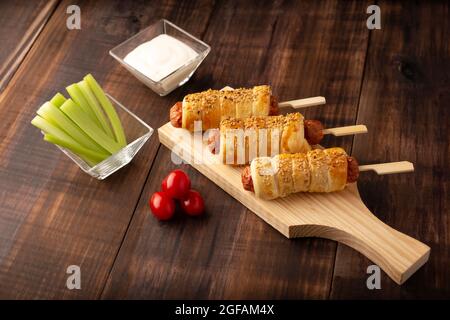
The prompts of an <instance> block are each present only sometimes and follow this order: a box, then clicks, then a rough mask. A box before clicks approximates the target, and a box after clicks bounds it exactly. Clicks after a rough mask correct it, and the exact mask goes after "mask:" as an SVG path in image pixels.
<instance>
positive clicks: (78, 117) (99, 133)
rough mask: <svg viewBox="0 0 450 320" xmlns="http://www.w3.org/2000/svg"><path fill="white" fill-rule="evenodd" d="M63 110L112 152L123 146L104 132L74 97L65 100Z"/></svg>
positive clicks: (90, 135)
mask: <svg viewBox="0 0 450 320" xmlns="http://www.w3.org/2000/svg"><path fill="white" fill-rule="evenodd" d="M61 111H62V112H64V113H65V114H66V115H67V116H68V117H69V118H70V119H71V120H72V121H73V122H75V123H76V124H77V125H78V126H79V127H80V128H81V130H83V131H84V132H85V133H86V134H87V135H88V136H89V137H91V138H92V139H93V140H94V141H95V142H97V143H98V144H99V145H100V146H102V147H103V148H104V149H106V150H107V151H109V152H110V153H115V152H117V151H119V150H120V149H121V148H122V146H121V145H119V144H118V143H117V142H116V141H115V140H114V139H113V138H111V137H109V136H108V135H107V134H106V133H104V132H103V130H102V129H100V128H99V127H98V126H97V125H96V123H95V122H94V121H93V120H92V119H91V118H90V117H89V116H88V115H86V114H85V113H84V112H83V110H81V109H80V108H79V107H78V106H77V105H76V104H75V103H74V102H73V101H72V99H67V101H66V102H64V104H63V105H62V106H61Z"/></svg>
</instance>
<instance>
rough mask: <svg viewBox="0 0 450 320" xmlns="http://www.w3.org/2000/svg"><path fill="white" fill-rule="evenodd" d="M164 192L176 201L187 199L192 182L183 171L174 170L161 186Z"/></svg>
mask: <svg viewBox="0 0 450 320" xmlns="http://www.w3.org/2000/svg"><path fill="white" fill-rule="evenodd" d="M161 188H162V190H163V191H165V192H167V194H168V195H169V196H171V197H172V198H175V199H180V200H182V199H185V198H186V197H187V195H188V192H189V189H191V180H190V179H189V177H188V175H187V174H186V173H185V172H184V171H183V170H178V169H177V170H173V171H172V172H171V173H169V175H168V176H167V177H166V178H165V179H164V180H163V182H162V184H161Z"/></svg>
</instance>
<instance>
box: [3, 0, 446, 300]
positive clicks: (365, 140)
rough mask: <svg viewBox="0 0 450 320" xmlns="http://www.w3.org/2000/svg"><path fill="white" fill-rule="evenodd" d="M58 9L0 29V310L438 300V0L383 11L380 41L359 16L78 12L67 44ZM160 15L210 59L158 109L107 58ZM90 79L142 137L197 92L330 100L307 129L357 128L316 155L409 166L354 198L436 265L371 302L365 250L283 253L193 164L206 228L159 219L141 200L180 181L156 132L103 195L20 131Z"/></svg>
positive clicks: (15, 8)
mask: <svg viewBox="0 0 450 320" xmlns="http://www.w3.org/2000/svg"><path fill="white" fill-rule="evenodd" d="M70 4H75V3H74V1H69V0H67V1H61V2H59V3H56V2H54V3H53V2H52V3H50V4H45V5H44V4H43V2H42V3H41V2H36V8H34V10H31V9H29V8H28V7H25V6H20V5H17V2H9V1H4V2H2V3H1V4H0V8H1V9H3V10H1V11H0V22H2V23H3V21H9V20H8V19H14V15H17V16H19V17H20V20H18V19H16V21H19V22H18V27H17V29H14V32H12V31H11V30H12V29H11V28H10V29H8V28H6V29H5V28H3V29H0V39H8V41H7V45H6V46H5V47H2V51H1V53H0V62H1V66H2V69H1V70H6V69H5V68H4V66H5V65H7V66H8V67H7V68H8V70H12V72H9V75H8V76H6V73H4V72H2V73H0V76H1V77H0V81H2V79H6V78H7V79H8V80H7V81H5V82H4V83H5V86H4V90H3V92H2V93H1V94H0V115H1V116H2V121H1V122H0V154H1V157H0V164H1V166H0V283H1V286H0V298H22V299H24V298H64V299H73V298H88V299H90V298H106V299H109V298H113V299H117V298H154V299H160V298H191V299H192V298H226V299H228V298H230V299H232V298H237V299H238V298H275V299H282V298H290V299H295V298H315V299H327V298H333V299H345V298H377V299H379V298H384V299H389V298H428V297H433V298H449V297H450V291H449V290H450V285H449V283H450V270H449V269H448V265H449V259H450V257H449V243H450V235H449V204H450V203H449V198H450V195H449V181H450V179H449V173H448V164H449V163H450V151H449V146H448V145H449V141H448V140H449V139H448V137H449V134H450V132H449V131H450V129H449V126H448V123H449V111H448V110H447V109H448V108H447V106H446V102H447V101H449V98H450V86H449V78H450V77H449V72H450V61H449V59H450V49H449V44H448V38H449V33H450V28H449V21H448V20H449V8H448V4H447V3H446V2H444V1H442V2H434V3H433V4H428V3H426V2H422V3H420V4H414V5H413V4H408V2H406V1H405V2H381V3H379V5H380V7H381V10H382V29H381V30H374V31H369V30H368V29H367V28H366V19H367V16H368V15H367V14H366V8H367V6H368V5H369V4H370V3H369V2H364V1H339V2H334V1H302V2H299V1H275V2H272V1H270V2H269V1H267V2H261V1H254V2H241V3H238V2H232V1H198V2H195V3H193V2H190V1H185V2H180V1H163V2H150V3H144V2H123V1H106V0H105V1H95V2H92V1H89V2H88V1H86V2H76V4H78V5H79V6H80V8H81V11H82V20H81V21H82V29H81V30H72V31H69V30H67V29H66V27H65V19H66V17H67V14H66V8H67V6H68V5H70ZM4 12H9V14H8V15H5V14H4ZM159 18H167V19H169V20H170V21H172V22H174V23H175V24H177V25H179V26H180V27H182V28H185V29H186V30H188V31H189V32H191V33H192V34H194V35H195V36H198V37H200V38H201V39H203V40H204V41H205V42H207V43H208V44H210V45H211V46H212V51H211V53H210V55H209V56H208V57H207V59H206V60H205V61H204V62H203V64H202V65H201V67H200V68H199V69H198V70H197V72H196V73H195V75H194V76H193V78H192V79H191V80H190V81H189V82H188V83H187V84H186V85H184V86H183V87H181V88H179V89H177V90H175V91H174V92H173V93H171V94H170V95H169V96H167V97H163V98H162V97H159V96H157V95H155V94H154V93H153V92H151V91H150V90H149V89H148V88H147V87H145V86H144V85H142V84H141V83H140V82H139V81H138V80H136V79H135V78H134V77H133V76H131V75H130V74H129V73H128V72H127V71H126V70H125V69H123V68H122V67H121V66H119V65H118V64H117V63H116V62H115V60H113V59H112V58H111V57H110V56H109V55H108V51H109V50H110V49H111V48H112V47H114V46H115V45H117V44H118V43H120V42H122V41H124V40H125V39H127V38H129V37H130V36H131V35H133V34H135V33H136V32H138V31H139V30H140V29H143V28H145V27H146V26H148V25H150V24H151V23H152V22H154V21H156V20H157V19H159ZM30 26H33V27H30ZM35 26H41V27H40V28H36V27H35ZM30 30H32V31H30ZM32 34H34V35H37V36H33V35H32ZM24 39H27V40H26V41H25V40H24ZM23 43H27V45H24V44H23ZM17 48H21V49H20V50H19V51H20V52H26V54H20V53H19V54H16V53H15V51H17ZM22 48H24V49H22ZM11 57H13V58H11ZM10 66H15V67H10ZM11 68H12V69H11ZM88 72H92V73H93V74H94V76H95V77H96V78H98V80H99V82H101V83H102V85H103V86H104V87H105V89H106V91H108V92H109V93H111V94H112V95H113V96H114V97H116V98H117V99H118V100H119V101H121V102H124V103H125V104H126V106H127V107H129V108H130V109H131V110H132V111H133V112H135V113H136V114H137V115H138V116H139V117H141V118H142V119H143V120H144V121H146V122H147V123H148V124H150V125H151V126H152V127H154V128H157V127H159V126H160V125H162V124H163V123H165V122H166V121H167V111H168V109H169V107H170V106H171V105H172V104H173V103H174V102H176V101H178V100H180V99H181V98H182V97H183V96H184V95H185V94H186V93H188V92H193V91H199V90H203V89H207V88H209V87H214V88H220V87H222V86H224V85H231V86H252V85H254V84H256V83H270V84H271V85H272V86H273V88H274V91H275V93H276V94H277V95H278V96H279V97H281V98H282V99H284V100H289V99H295V98H300V97H308V96H314V95H324V96H325V97H326V98H327V105H326V106H322V107H317V108H311V109H309V110H307V111H305V116H306V117H307V118H311V119H312V118H315V119H319V120H321V121H323V122H324V123H325V124H326V126H329V127H332V126H339V125H347V124H354V123H365V124H367V125H368V128H369V134H367V135H364V136H358V137H356V138H355V139H353V138H352V137H345V138H331V137H327V138H326V140H325V141H324V145H330V146H331V145H340V146H343V147H345V148H346V149H347V150H348V151H349V152H350V151H352V153H353V154H354V155H355V156H356V157H358V158H359V159H360V160H361V162H362V163H367V162H377V161H396V160H410V161H413V162H414V163H415V167H416V171H415V173H414V174H408V175H393V176H384V177H380V176H375V174H370V173H368V174H364V175H362V176H361V180H360V183H359V186H360V191H361V195H362V197H363V200H364V201H365V203H366V204H367V206H368V207H369V208H370V209H371V210H372V211H373V212H374V213H375V214H376V215H377V216H378V217H380V218H381V219H382V220H383V221H386V222H387V223H388V224H389V225H391V226H393V227H394V228H396V229H399V230H400V231H402V232H405V233H407V234H409V235H411V236H413V237H416V238H418V239H419V240H421V241H423V242H425V243H426V244H428V245H429V246H431V250H432V251H431V257H430V261H429V262H428V263H427V264H426V265H425V266H424V267H423V268H422V269H420V270H419V271H418V272H417V273H416V274H415V275H414V276H413V277H412V278H411V279H410V280H408V281H407V282H406V283H405V284H404V285H403V286H398V285H396V284H395V283H394V282H393V281H392V280H390V279H389V278H388V277H387V276H386V275H385V274H384V273H383V274H382V283H381V284H382V289H381V290H368V289H367V287H366V279H367V276H368V275H367V274H366V268H367V266H369V265H371V264H372V263H371V262H370V261H369V260H367V259H366V258H364V257H363V256H361V255H360V254H359V253H357V252H355V251H353V250H352V249H350V248H348V247H346V246H344V245H340V244H336V243H335V242H333V241H329V240H324V239H308V238H305V239H295V240H288V239H286V238H284V237H283V236H282V235H281V234H279V233H278V232H277V231H276V230H274V229H273V228H271V227H270V226H269V225H267V224H266V223H264V222H263V221H262V220H261V219H259V218H258V217H256V215H254V214H252V213H251V212H250V211H248V210H246V208H245V207H243V206H242V205H240V204H239V203H238V202H237V201H236V200H234V199H233V198H231V197H230V196H229V195H227V194H226V193H225V192H224V191H222V190H221V189H219V188H218V187H217V186H215V185H214V184H213V183H211V182H210V181H209V180H208V179H207V178H205V177H204V176H202V175H201V174H199V173H198V172H196V171H195V170H194V169H192V168H191V167H190V166H188V165H183V166H182V168H183V169H185V170H186V171H187V172H188V173H189V174H190V176H191V177H192V182H193V185H194V187H195V188H196V189H198V190H200V191H201V192H202V194H203V195H204V197H205V202H206V207H207V214H206V215H205V216H204V217H202V218H199V219H189V218H186V217H183V216H181V215H177V217H176V218H175V220H174V221H171V222H170V223H160V222H158V221H156V220H155V219H154V218H153V217H151V215H150V213H149V209H148V204H147V201H148V198H149V196H150V195H151V193H152V192H154V191H155V190H157V189H158V188H159V186H160V181H161V179H162V178H163V177H164V176H165V175H166V174H167V172H168V171H170V170H171V169H174V168H175V167H177V166H175V165H174V164H173V163H172V162H171V161H170V151H168V150H167V149H166V148H165V147H162V146H160V144H159V142H158V139H157V135H156V134H155V135H154V136H153V137H152V138H151V139H150V140H149V142H147V144H146V145H145V146H144V148H143V149H142V150H141V151H140V152H139V154H138V156H137V157H136V158H135V159H134V160H133V162H132V164H131V165H129V166H127V167H125V168H123V169H121V170H120V171H119V172H118V173H116V174H114V175H113V176H111V177H109V178H108V179H107V180H105V181H97V180H95V179H91V178H90V177H89V176H88V175H85V174H83V173H82V172H81V171H80V170H79V169H78V168H77V167H76V166H74V165H73V164H72V163H71V162H70V160H68V159H67V158H66V157H65V156H64V155H62V154H61V153H60V152H59V151H58V150H57V149H56V148H54V147H52V146H50V145H47V144H45V143H44V142H42V141H41V136H40V133H39V132H38V131H37V130H36V129H35V128H34V127H32V126H31V125H29V121H30V119H31V118H32V116H33V114H34V113H35V111H36V109H37V108H38V107H39V105H40V104H41V103H42V102H43V101H45V100H47V99H48V98H50V97H51V95H52V94H53V93H54V92H55V91H62V90H63V89H64V86H65V85H67V84H70V83H72V82H75V81H77V80H79V79H80V78H81V77H82V76H84V75H85V74H86V73H88ZM0 90H1V88H0ZM353 140H354V141H353ZM72 264H75V265H79V266H80V267H81V271H82V289H81V290H68V289H67V288H66V286H65V285H66V279H67V276H68V275H67V274H66V268H67V266H69V265H72Z"/></svg>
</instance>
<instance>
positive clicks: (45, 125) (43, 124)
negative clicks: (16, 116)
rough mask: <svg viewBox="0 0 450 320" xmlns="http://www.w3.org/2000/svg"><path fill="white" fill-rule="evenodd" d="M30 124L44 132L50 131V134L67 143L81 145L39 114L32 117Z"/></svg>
mask: <svg viewBox="0 0 450 320" xmlns="http://www.w3.org/2000/svg"><path fill="white" fill-rule="evenodd" d="M31 124H32V125H34V126H35V127H37V128H39V129H41V130H42V131H44V132H45V133H50V134H51V135H52V136H55V137H58V138H59V139H60V140H63V141H65V142H66V143H67V144H71V145H76V146H80V147H81V145H80V144H79V143H78V142H76V141H75V140H74V139H73V138H72V137H71V136H69V135H68V134H67V133H65V132H64V131H63V130H61V129H60V128H58V127H57V126H55V125H53V124H52V123H50V122H48V121H47V120H45V119H44V118H42V117H40V116H36V117H34V118H33V120H31Z"/></svg>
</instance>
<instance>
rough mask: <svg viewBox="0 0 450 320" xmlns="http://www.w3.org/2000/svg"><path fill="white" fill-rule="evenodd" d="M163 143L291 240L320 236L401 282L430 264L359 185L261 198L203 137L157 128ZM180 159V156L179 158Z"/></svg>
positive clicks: (423, 249)
mask: <svg viewBox="0 0 450 320" xmlns="http://www.w3.org/2000/svg"><path fill="white" fill-rule="evenodd" d="M158 135H159V140H160V141H161V143H162V144H164V145H165V146H166V147H168V148H169V149H170V150H172V151H173V154H172V157H173V159H174V160H175V161H176V160H180V158H182V159H183V160H184V162H187V163H189V164H191V165H192V166H193V167H194V168H195V169H197V170H198V171H200V172H201V173H202V174H203V175H205V176H206V177H207V178H209V179H210V180H211V181H213V182H214V183H215V184H217V185H218V186H219V187H220V188H222V189H223V190H225V191H226V192H227V193H229V194H230V195H231V196H232V197H233V198H235V199H236V200H238V201H239V202H241V203H242V204H243V205H245V206H246V207H247V208H249V209H250V210H251V211H253V212H254V213H255V214H257V215H258V216H259V217H260V218H262V219H263V220H264V221H266V222H267V223H268V224H270V225H271V226H272V227H274V228H275V229H277V230H278V231H279V232H281V233H282V234H283V235H285V236H286V237H288V238H297V237H320V238H327V239H332V240H336V241H339V242H341V243H344V244H346V245H348V246H350V247H352V248H354V249H355V250H357V251H359V252H360V253H362V254H364V255H365V256H366V257H367V258H369V259H370V260H372V261H373V262H374V263H376V264H377V265H378V266H380V268H382V269H383V270H384V271H385V272H386V273H387V274H388V275H389V276H390V277H391V278H392V279H393V280H394V281H395V282H397V283H398V284H402V283H403V282H405V281H406V280H407V279H408V278H409V277H410V276H411V275H412V274H413V273H414V272H415V271H416V270H417V269H419V268H420V267H421V266H422V265H423V264H424V263H425V262H427V260H428V257H429V254H430V248H429V247H428V246H427V245H425V244H423V243H421V242H419V241H418V240H416V239H414V238H411V237H409V236H407V235H405V234H403V233H401V232H399V231H397V230H395V229H393V228H391V227H389V226H388V225H386V224H385V223H383V222H382V221H381V220H379V219H378V218H377V217H376V216H375V215H374V214H372V212H370V210H369V209H368V208H367V207H366V206H365V205H364V203H363V202H362V200H361V197H360V195H359V193H358V188H357V186H356V183H353V184H350V185H348V186H347V188H346V189H344V190H343V191H340V192H334V193H297V194H292V195H289V196H288V197H286V198H280V199H276V200H271V201H267V200H261V199H258V198H256V197H255V195H254V194H253V193H252V192H249V191H245V190H244V189H243V188H242V183H241V171H242V168H239V167H233V166H229V165H224V164H221V163H220V161H219V159H218V156H217V155H213V154H211V153H210V152H209V150H208V147H207V145H206V143H204V142H203V141H202V140H203V139H202V135H201V134H191V133H189V132H188V131H187V130H184V129H180V128H174V127H173V126H172V125H171V124H170V123H167V124H165V125H163V126H162V127H160V128H159V129H158ZM178 157H179V158H178Z"/></svg>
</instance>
